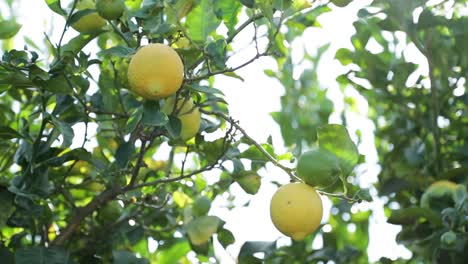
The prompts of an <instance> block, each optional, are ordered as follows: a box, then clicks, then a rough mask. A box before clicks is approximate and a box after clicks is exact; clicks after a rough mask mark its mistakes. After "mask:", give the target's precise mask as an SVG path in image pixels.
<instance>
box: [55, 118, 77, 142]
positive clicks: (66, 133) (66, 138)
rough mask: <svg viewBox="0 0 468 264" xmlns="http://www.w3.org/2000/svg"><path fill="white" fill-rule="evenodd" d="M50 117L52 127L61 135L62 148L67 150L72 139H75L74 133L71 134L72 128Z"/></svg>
mask: <svg viewBox="0 0 468 264" xmlns="http://www.w3.org/2000/svg"><path fill="white" fill-rule="evenodd" d="M51 117H52V119H51V120H52V123H53V124H54V126H55V127H56V128H57V129H58V130H59V131H60V134H62V137H63V142H62V148H67V147H69V146H70V145H71V144H72V141H73V138H74V137H75V133H74V132H73V128H72V127H71V126H70V125H69V124H67V123H65V122H63V121H61V120H59V119H58V118H56V117H54V116H51Z"/></svg>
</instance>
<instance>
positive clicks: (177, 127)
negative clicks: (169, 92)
mask: <svg viewBox="0 0 468 264" xmlns="http://www.w3.org/2000/svg"><path fill="white" fill-rule="evenodd" d="M165 128H166V130H167V132H168V133H169V135H170V136H171V138H178V137H179V135H180V131H182V123H181V122H180V119H179V118H177V116H173V115H170V116H169V122H167V123H166V125H165Z"/></svg>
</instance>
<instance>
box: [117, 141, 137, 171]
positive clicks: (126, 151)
mask: <svg viewBox="0 0 468 264" xmlns="http://www.w3.org/2000/svg"><path fill="white" fill-rule="evenodd" d="M134 151H135V145H133V144H132V142H124V143H123V144H120V145H119V148H117V151H116V152H115V162H116V163H117V165H118V166H119V167H120V168H125V167H127V164H128V162H129V161H130V158H131V157H132V155H133V152H134Z"/></svg>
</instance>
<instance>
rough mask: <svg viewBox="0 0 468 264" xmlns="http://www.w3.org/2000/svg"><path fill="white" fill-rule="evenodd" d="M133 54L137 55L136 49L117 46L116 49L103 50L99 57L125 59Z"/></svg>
mask: <svg viewBox="0 0 468 264" xmlns="http://www.w3.org/2000/svg"><path fill="white" fill-rule="evenodd" d="M133 53H135V49H132V48H129V47H125V46H115V47H112V48H108V49H105V50H101V51H100V52H98V53H97V55H99V56H103V57H105V56H116V57H119V58H123V57H129V56H131V55H132V54H133Z"/></svg>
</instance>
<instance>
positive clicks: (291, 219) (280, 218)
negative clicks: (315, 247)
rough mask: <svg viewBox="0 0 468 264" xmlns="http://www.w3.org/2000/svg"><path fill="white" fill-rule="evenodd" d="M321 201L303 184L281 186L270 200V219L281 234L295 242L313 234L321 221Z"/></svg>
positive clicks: (311, 188) (310, 187) (313, 190)
mask: <svg viewBox="0 0 468 264" xmlns="http://www.w3.org/2000/svg"><path fill="white" fill-rule="evenodd" d="M322 214H323V207H322V200H321V199H320V196H319V194H318V193H317V191H316V190H315V189H314V187H312V186H310V185H307V184H305V183H289V184H286V185H283V186H281V187H280V188H279V189H278V190H277V191H276V193H275V194H274V195H273V197H272V198H271V204H270V217H271V220H272V221H273V224H274V225H275V226H276V228H278V230H279V231H281V233H283V234H285V235H287V236H289V237H292V238H293V239H294V240H296V241H300V240H303V239H304V238H305V237H306V236H307V235H309V234H311V233H312V232H314V231H315V230H316V229H317V228H318V227H319V225H320V221H321V220H322Z"/></svg>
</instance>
